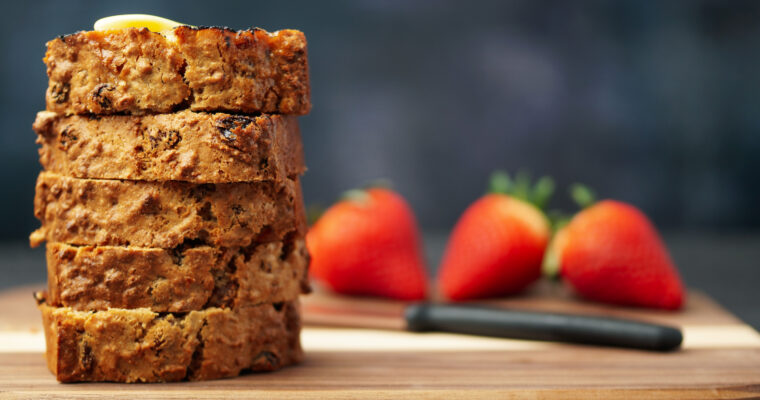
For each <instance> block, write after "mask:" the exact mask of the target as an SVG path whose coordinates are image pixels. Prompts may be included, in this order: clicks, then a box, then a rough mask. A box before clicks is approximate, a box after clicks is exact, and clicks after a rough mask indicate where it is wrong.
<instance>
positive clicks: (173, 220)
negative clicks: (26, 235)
mask: <svg viewBox="0 0 760 400" xmlns="http://www.w3.org/2000/svg"><path fill="white" fill-rule="evenodd" d="M34 214H35V216H36V217H37V218H38V219H39V220H40V221H41V222H42V227H41V228H39V229H38V230H37V231H35V232H33V233H32V235H31V236H30V243H31V245H32V246H37V245H39V244H40V243H41V242H42V241H44V240H48V241H51V242H61V243H68V244H74V245H107V246H137V247H157V248H164V249H170V248H173V247H176V246H179V245H182V244H183V243H185V244H187V243H188V242H190V243H192V244H196V245H197V244H208V245H213V246H223V247H239V246H248V245H249V244H251V243H256V242H259V243H261V242H269V241H275V240H281V239H283V238H284V237H285V235H287V234H288V233H290V232H292V231H294V230H298V231H301V232H303V231H304V229H305V216H304V209H303V198H302V196H301V192H300V184H299V183H298V181H297V180H296V181H293V180H286V181H284V182H281V183H274V182H254V183H246V182H239V183H223V184H193V183H187V182H175V181H172V182H145V181H116V180H95V179H78V178H69V177H64V176H61V175H57V174H54V173H49V172H42V173H40V176H39V178H38V179H37V189H36V195H35V199H34Z"/></svg>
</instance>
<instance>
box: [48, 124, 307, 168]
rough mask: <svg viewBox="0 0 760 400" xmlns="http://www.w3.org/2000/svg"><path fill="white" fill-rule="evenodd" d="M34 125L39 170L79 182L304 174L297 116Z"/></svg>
mask: <svg viewBox="0 0 760 400" xmlns="http://www.w3.org/2000/svg"><path fill="white" fill-rule="evenodd" d="M33 128H34V130H35V131H36V132H37V135H38V137H37V143H38V144H40V146H41V147H40V149H39V153H40V163H41V164H42V166H43V168H45V170H47V171H51V172H57V173H59V174H63V175H67V176H72V177H77V178H95V179H130V180H148V181H166V180H178V181H187V182H196V183H226V182H250V181H260V180H271V181H281V180H284V179H286V178H288V177H294V176H296V175H299V174H302V173H303V172H304V171H305V170H306V167H305V165H304V158H303V148H302V143H301V134H300V131H299V128H298V121H297V120H296V118H295V117H288V116H281V115H260V116H257V117H253V116H244V115H231V114H225V113H212V114H207V113H196V112H191V111H180V112H177V113H172V114H158V115H146V116H142V117H137V116H122V115H114V116H103V117H95V118H93V117H86V116H70V117H63V116H61V115H59V114H56V113H52V112H49V111H43V112H40V113H38V114H37V119H36V120H35V122H34V125H33Z"/></svg>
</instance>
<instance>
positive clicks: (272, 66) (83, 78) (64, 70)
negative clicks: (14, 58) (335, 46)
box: [44, 26, 311, 115]
mask: <svg viewBox="0 0 760 400" xmlns="http://www.w3.org/2000/svg"><path fill="white" fill-rule="evenodd" d="M172 33H173V37H174V39H175V40H172V39H167V37H165V36H163V35H162V34H159V33H155V32H150V31H149V30H147V29H145V28H128V29H119V30H110V31H88V32H77V33H74V34H71V35H66V36H62V37H59V38H56V39H54V40H51V41H50V42H48V44H47V52H46V54H45V58H44V61H45V64H46V65H47V74H48V78H49V85H48V89H47V92H46V96H45V98H46V103H47V109H48V110H50V111H55V112H57V113H61V114H66V115H69V114H147V113H167V112H173V111H177V110H178V109H184V108H189V109H191V110H196V111H234V112H240V113H257V112H264V113H279V114H293V115H303V114H306V113H308V112H309V110H310V108H311V103H310V99H309V97H310V86H309V72H308V56H307V48H306V38H305V37H304V35H303V33H301V32H299V31H296V30H289V29H286V30H281V31H277V32H274V33H269V32H266V31H264V30H261V29H250V30H243V31H232V30H229V29H224V28H216V27H211V28H192V27H188V26H180V27H177V28H175V29H174V30H173V31H172Z"/></svg>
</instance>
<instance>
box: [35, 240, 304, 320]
mask: <svg viewBox="0 0 760 400" xmlns="http://www.w3.org/2000/svg"><path fill="white" fill-rule="evenodd" d="M308 266H309V258H308V254H307V252H306V245H305V243H304V240H303V239H302V238H288V239H286V240H285V241H279V242H270V243H262V244H255V245H251V246H249V247H247V248H238V249H227V248H216V247H209V246H198V247H189V248H181V247H180V248H177V249H173V250H163V249H150V248H137V247H111V246H82V247H76V246H70V245H67V244H63V243H48V244H47V267H48V304H49V305H51V306H55V307H71V308H72V309H75V310H88V311H89V310H106V309H108V308H128V309H132V308H149V309H150V310H152V311H156V312H188V311H195V310H201V309H204V308H208V307H221V308H240V307H244V306H252V305H258V304H262V303H277V302H283V301H290V300H293V299H296V298H298V295H299V294H301V293H307V292H308V291H309V282H308V275H307V272H308Z"/></svg>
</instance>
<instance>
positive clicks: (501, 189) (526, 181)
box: [488, 170, 554, 211]
mask: <svg viewBox="0 0 760 400" xmlns="http://www.w3.org/2000/svg"><path fill="white" fill-rule="evenodd" d="M488 193H499V194H506V195H510V196H512V197H514V198H516V199H520V200H522V201H525V202H527V203H530V204H533V205H534V206H536V208H538V209H539V210H542V211H543V210H545V209H546V206H547V205H548V204H549V199H551V197H552V195H553V194H554V180H553V179H552V178H550V177H548V176H544V177H541V178H540V179H539V180H538V181H536V183H535V184H533V185H531V178H530V174H529V173H528V172H526V171H519V172H518V173H517V174H516V175H515V179H514V180H513V179H511V178H510V177H509V174H508V173H506V172H505V171H502V170H497V171H494V172H493V173H492V174H491V178H490V180H489V184H488Z"/></svg>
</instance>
